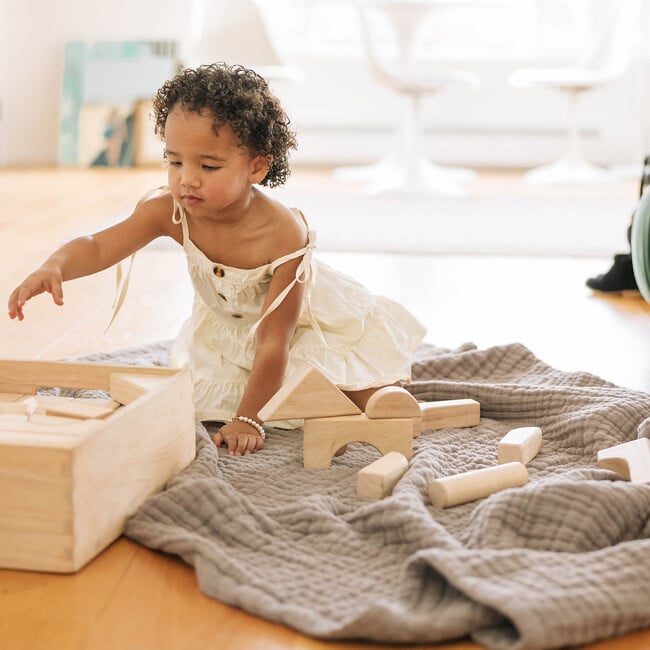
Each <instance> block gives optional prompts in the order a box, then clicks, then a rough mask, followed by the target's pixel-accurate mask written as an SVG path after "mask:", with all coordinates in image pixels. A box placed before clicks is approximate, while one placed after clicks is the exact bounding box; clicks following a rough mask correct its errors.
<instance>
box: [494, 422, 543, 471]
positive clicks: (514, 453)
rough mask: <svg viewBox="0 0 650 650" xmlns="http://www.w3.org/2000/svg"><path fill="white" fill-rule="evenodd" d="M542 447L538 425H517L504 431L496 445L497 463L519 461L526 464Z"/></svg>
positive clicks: (540, 431)
mask: <svg viewBox="0 0 650 650" xmlns="http://www.w3.org/2000/svg"><path fill="white" fill-rule="evenodd" d="M541 448H542V430H541V429H540V428H539V427H517V428H516V429H511V430H510V431H508V433H506V435H505V436H503V438H501V440H500V441H499V443H498V445H497V458H498V461H499V464H501V465H502V464H503V463H512V462H519V463H523V464H524V465H526V464H527V463H528V462H530V461H531V460H532V459H533V458H535V456H537V454H538V453H539V450H540V449H541Z"/></svg>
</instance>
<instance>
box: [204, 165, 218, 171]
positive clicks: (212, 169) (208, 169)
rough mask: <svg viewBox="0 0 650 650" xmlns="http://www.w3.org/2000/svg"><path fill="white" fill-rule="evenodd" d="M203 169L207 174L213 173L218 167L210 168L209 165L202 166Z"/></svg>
mask: <svg viewBox="0 0 650 650" xmlns="http://www.w3.org/2000/svg"><path fill="white" fill-rule="evenodd" d="M203 169H205V171H207V172H213V171H215V170H217V169H219V167H212V166H211V165H203Z"/></svg>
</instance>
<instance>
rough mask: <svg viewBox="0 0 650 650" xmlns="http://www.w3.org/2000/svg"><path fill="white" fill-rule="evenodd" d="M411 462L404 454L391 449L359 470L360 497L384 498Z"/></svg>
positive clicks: (391, 490)
mask: <svg viewBox="0 0 650 650" xmlns="http://www.w3.org/2000/svg"><path fill="white" fill-rule="evenodd" d="M408 465H409V462H408V460H407V459H406V456H404V454H400V453H399V452H398V451H389V452H388V453H387V454H386V455H385V456H382V457H381V458H378V459H377V460H376V461H374V462H373V463H370V465H366V466H365V467H363V468H361V469H360V470H359V471H358V472H357V496H358V497H359V498H360V499H373V500H376V499H383V498H384V497H387V496H389V495H390V494H391V493H392V492H393V488H394V487H395V485H396V484H397V482H398V481H399V480H400V479H401V478H402V476H403V475H404V473H405V472H406V470H407V469H408Z"/></svg>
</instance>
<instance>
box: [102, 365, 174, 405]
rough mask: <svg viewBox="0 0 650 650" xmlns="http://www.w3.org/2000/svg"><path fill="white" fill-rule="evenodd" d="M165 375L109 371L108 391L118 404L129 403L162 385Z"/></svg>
mask: <svg viewBox="0 0 650 650" xmlns="http://www.w3.org/2000/svg"><path fill="white" fill-rule="evenodd" d="M165 381H166V378H165V377H159V376H157V375H150V374H146V373H143V374H135V373H129V374H126V373H122V372H114V373H111V376H110V379H109V391H110V394H111V397H112V398H113V399H114V400H115V401H117V402H119V403H120V404H130V403H131V402H133V401H135V400H136V399H138V397H141V396H142V395H144V394H145V393H147V392H149V391H152V390H156V389H157V388H160V387H161V386H163V385H164V383H165Z"/></svg>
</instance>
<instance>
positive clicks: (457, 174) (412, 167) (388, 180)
mask: <svg viewBox="0 0 650 650" xmlns="http://www.w3.org/2000/svg"><path fill="white" fill-rule="evenodd" d="M334 176H335V177H336V178H338V179H340V180H345V181H352V182H357V183H362V184H364V186H365V187H364V191H365V192H366V193H367V194H382V193H385V192H400V193H417V194H441V195H443V196H464V195H465V194H467V188H466V187H465V186H466V185H467V184H468V183H471V182H472V181H473V180H474V179H475V178H476V176H477V173H476V172H475V171H474V170H473V169H466V168H463V167H446V166H442V165H434V164H433V163H432V162H430V161H429V160H427V159H426V158H425V157H424V156H418V157H417V158H416V160H414V161H411V162H409V163H407V162H405V161H404V160H403V159H401V158H400V157H399V156H396V155H394V154H388V155H386V156H384V157H383V158H381V159H380V160H378V161H377V162H375V163H372V164H370V165H356V166H351V167H339V168H337V169H335V170H334Z"/></svg>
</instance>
